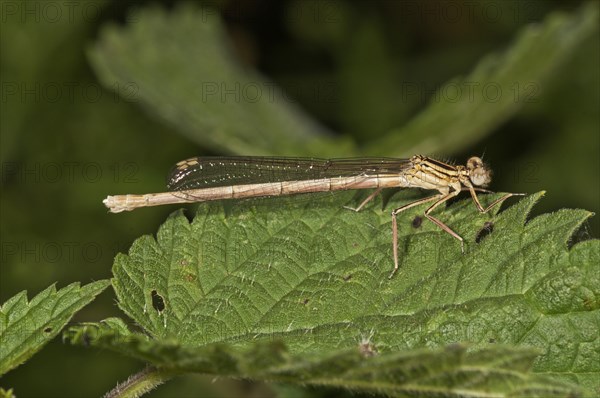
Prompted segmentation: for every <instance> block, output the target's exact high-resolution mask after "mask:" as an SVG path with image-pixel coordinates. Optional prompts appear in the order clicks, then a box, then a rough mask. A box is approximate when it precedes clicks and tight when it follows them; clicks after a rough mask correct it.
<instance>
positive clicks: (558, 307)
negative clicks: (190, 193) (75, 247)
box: [112, 191, 600, 389]
mask: <svg viewBox="0 0 600 398" xmlns="http://www.w3.org/2000/svg"><path fill="white" fill-rule="evenodd" d="M542 194H543V193H538V194H535V195H531V196H528V197H526V198H525V199H522V200H520V201H519V202H518V203H517V204H516V205H514V206H512V207H510V208H508V209H507V210H506V211H504V212H502V213H500V214H484V215H482V214H480V213H478V212H477V211H476V209H475V208H474V206H473V204H472V202H471V201H470V200H464V201H460V202H458V203H456V204H453V205H451V206H449V207H448V208H447V209H445V211H442V210H439V214H438V211H436V212H434V214H435V215H436V216H438V217H439V218H440V219H441V220H442V221H443V222H445V223H447V224H448V225H450V226H451V227H452V228H453V229H454V230H455V231H457V232H458V233H459V234H460V235H461V236H462V237H464V238H465V241H466V254H461V250H460V245H459V244H458V242H457V241H456V240H455V239H454V238H452V237H451V236H449V235H448V234H447V233H445V232H443V231H441V230H440V229H439V228H438V227H437V226H435V225H433V223H430V222H429V221H428V220H425V221H423V223H422V225H421V226H419V227H418V228H415V227H414V226H413V219H414V217H415V216H417V215H420V216H422V212H423V209H422V208H414V209H410V210H408V211H407V212H405V213H402V216H401V217H400V219H399V226H398V232H399V248H400V260H401V264H400V269H399V271H398V272H397V273H396V275H395V276H394V277H393V278H392V279H391V280H390V279H388V275H389V273H390V271H391V269H392V267H393V261H392V253H391V246H392V245H391V226H390V223H391V220H390V215H389V214H390V213H389V209H392V208H395V207H399V206H401V205H402V204H406V203H407V202H408V201H412V200H414V199H415V198H414V196H412V195H414V194H413V193H411V192H409V191H401V192H400V194H398V195H396V196H397V198H396V199H394V200H392V202H391V203H388V204H387V205H386V206H385V210H381V207H382V204H381V202H378V204H375V205H370V206H368V208H367V209H364V210H362V211H360V212H358V213H356V212H352V211H349V210H347V209H345V208H344V205H348V206H355V205H356V204H357V203H359V202H358V200H357V199H356V198H353V197H352V195H351V194H350V193H342V194H340V195H334V196H333V197H330V198H322V200H320V199H317V200H313V201H312V202H309V203H302V202H300V203H298V202H297V201H292V203H287V201H286V200H285V199H284V200H279V201H278V200H264V201H263V202H259V203H252V202H250V203H248V202H246V203H242V204H239V205H234V206H227V207H225V208H224V207H223V206H222V205H218V204H205V205H202V206H200V207H199V209H198V213H197V215H196V217H195V218H194V220H193V221H192V222H191V223H190V222H189V221H188V220H187V219H186V218H185V217H184V216H183V214H182V213H181V212H176V213H174V214H173V215H172V216H171V217H169V219H168V220H167V221H166V222H165V223H164V224H163V225H162V227H161V228H160V229H159V231H158V234H157V237H156V239H154V238H153V237H151V236H143V237H141V238H139V239H138V240H136V241H135V242H134V244H133V246H132V247H131V249H130V252H129V254H128V255H124V254H120V255H118V256H117V257H116V259H115V264H114V267H113V273H114V279H113V281H112V282H113V287H114V289H115V291H116V293H117V296H118V299H119V306H120V307H121V309H123V311H125V312H126V313H127V314H128V315H129V316H130V317H131V318H132V319H134V320H135V321H136V323H138V324H139V325H140V326H142V327H143V329H144V330H145V332H146V333H148V334H149V335H151V336H152V337H153V338H154V339H157V340H159V341H162V340H164V339H175V340H176V341H177V342H178V344H181V345H182V346H185V347H194V348H195V347H201V346H204V345H207V344H211V343H228V344H233V345H236V346H248V345H250V344H254V343H256V342H260V341H271V340H273V339H281V340H282V341H283V342H284V343H285V345H286V347H287V349H288V350H289V352H290V353H292V354H294V355H306V354H307V353H321V354H323V355H324V354H326V353H330V352H332V351H333V350H340V349H347V348H348V347H355V346H356V345H357V344H358V342H360V341H363V340H365V339H367V340H369V341H371V342H372V344H373V345H374V346H375V347H376V349H377V351H378V352H379V353H388V352H397V351H404V350H412V349H417V348H423V347H429V348H432V347H444V346H446V345H448V344H454V343H457V342H464V343H469V344H471V345H473V346H474V347H476V348H485V347H487V346H488V345H489V344H490V343H501V344H509V345H515V346H524V347H535V348H537V349H539V350H541V352H543V354H542V355H541V356H540V357H539V358H538V359H537V360H536V361H535V362H534V366H533V369H534V371H535V372H539V373H549V374H552V376H556V377H558V378H561V379H564V380H568V381H572V382H575V383H579V384H580V385H582V386H584V387H586V388H588V389H593V388H594V386H596V385H597V384H596V383H597V379H598V372H599V369H598V368H597V361H594V360H593V358H594V356H595V355H596V354H597V353H598V347H599V340H598V335H597V333H594V332H593V331H594V330H597V324H598V322H599V321H600V317H599V314H600V311H599V307H600V305H599V303H598V299H597V297H599V296H600V291H599V290H600V283H597V278H598V276H597V273H595V272H596V271H595V268H594V267H595V266H596V264H597V263H598V261H597V260H598V259H599V258H600V254H599V251H600V249H599V245H598V243H599V242H598V241H597V240H594V241H589V242H583V243H579V244H576V245H575V246H574V247H573V248H571V250H567V241H568V239H569V237H570V236H571V234H572V233H573V231H574V230H575V229H577V228H578V227H579V226H580V225H581V223H582V222H584V221H585V219H586V218H588V217H589V216H590V215H591V213H589V212H587V211H583V210H561V211H559V212H556V213H553V214H545V215H542V216H539V217H536V218H534V219H532V220H530V221H528V222H527V223H526V218H527V214H528V213H529V211H530V210H531V208H532V207H533V205H534V204H535V202H536V201H537V200H538V199H539V198H540V197H541V196H542ZM494 197H496V196H495V195H491V196H487V197H485V196H482V201H484V202H486V203H491V201H492V200H493V199H494ZM484 205H485V203H484ZM487 222H492V223H493V230H492V232H491V233H490V234H489V235H488V236H487V237H485V238H481V235H480V231H481V230H482V229H483V228H484V226H485V225H489V224H486V223H487ZM478 236H479V239H478ZM476 240H478V241H479V243H476ZM594 328H595V329H594ZM565 358H569V360H568V361H565V360H564V359H565Z"/></svg>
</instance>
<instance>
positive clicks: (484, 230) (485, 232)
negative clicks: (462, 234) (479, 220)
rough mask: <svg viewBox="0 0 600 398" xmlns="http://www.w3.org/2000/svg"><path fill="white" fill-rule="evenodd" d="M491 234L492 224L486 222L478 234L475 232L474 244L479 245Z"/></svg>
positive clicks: (492, 230)
mask: <svg viewBox="0 0 600 398" xmlns="http://www.w3.org/2000/svg"><path fill="white" fill-rule="evenodd" d="M492 232H494V223H493V222H490V221H486V222H485V223H484V224H483V228H481V229H480V230H479V232H477V236H476V237H475V243H480V242H481V241H482V240H484V239H485V238H486V237H487V236H488V235H489V234H491V233H492Z"/></svg>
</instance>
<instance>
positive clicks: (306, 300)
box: [302, 298, 310, 305]
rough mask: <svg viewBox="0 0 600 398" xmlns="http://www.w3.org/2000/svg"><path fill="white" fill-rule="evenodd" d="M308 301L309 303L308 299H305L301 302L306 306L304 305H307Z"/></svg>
mask: <svg viewBox="0 0 600 398" xmlns="http://www.w3.org/2000/svg"><path fill="white" fill-rule="evenodd" d="M309 301H310V300H309V299H307V298H305V299H304V300H302V304H303V305H306V304H308V302H309Z"/></svg>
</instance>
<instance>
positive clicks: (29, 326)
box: [0, 280, 109, 375]
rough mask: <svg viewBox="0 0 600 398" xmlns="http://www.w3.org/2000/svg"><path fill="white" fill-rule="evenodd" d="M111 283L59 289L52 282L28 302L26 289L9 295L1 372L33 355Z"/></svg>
mask: <svg viewBox="0 0 600 398" xmlns="http://www.w3.org/2000/svg"><path fill="white" fill-rule="evenodd" d="M108 285H109V282H108V281H105V280H104V281H97V282H93V283H90V284H88V285H85V286H83V287H80V286H79V283H72V284H70V285H68V286H66V287H64V288H62V289H60V290H58V291H56V287H55V286H54V285H52V286H50V287H48V288H47V289H46V290H44V291H43V292H41V293H39V294H38V295H37V296H35V297H34V298H33V299H32V300H31V301H29V302H27V292H25V291H22V292H20V293H18V294H16V295H15V296H13V297H11V298H10V299H8V300H7V301H6V302H5V303H4V304H2V306H1V307H0V347H1V349H0V375H3V374H4V373H6V372H8V371H9V370H11V369H13V368H15V367H17V366H19V365H20V364H22V363H23V362H25V361H26V360H27V359H28V358H30V357H31V356H33V354H35V353H36V352H37V351H39V350H40V349H41V348H42V347H43V346H44V345H45V344H46V343H48V342H49V341H50V340H52V339H53V338H54V337H55V336H56V335H57V334H58V333H60V331H61V329H62V328H63V327H64V326H65V325H66V324H67V322H69V320H70V319H71V317H73V315H74V314H75V313H76V312H77V311H79V310H80V309H81V308H83V307H84V306H85V305H87V304H88V303H89V302H91V301H92V300H93V299H94V298H95V297H96V296H97V295H98V294H100V293H101V292H102V291H103V290H104V289H106V287H107V286H108Z"/></svg>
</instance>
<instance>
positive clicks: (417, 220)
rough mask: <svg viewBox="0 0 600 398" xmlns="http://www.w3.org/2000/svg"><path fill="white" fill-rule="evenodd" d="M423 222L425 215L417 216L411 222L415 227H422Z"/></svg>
mask: <svg viewBox="0 0 600 398" xmlns="http://www.w3.org/2000/svg"><path fill="white" fill-rule="evenodd" d="M421 224H423V217H421V216H415V218H413V220H412V222H411V225H412V227H413V228H415V229H416V228H419V227H421Z"/></svg>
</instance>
